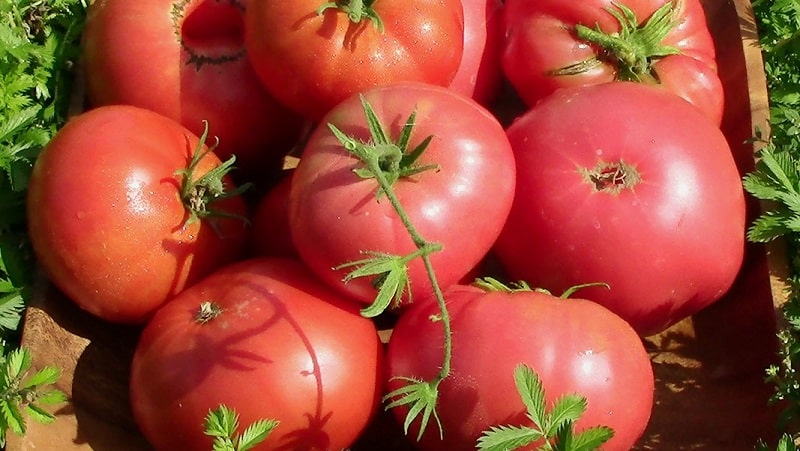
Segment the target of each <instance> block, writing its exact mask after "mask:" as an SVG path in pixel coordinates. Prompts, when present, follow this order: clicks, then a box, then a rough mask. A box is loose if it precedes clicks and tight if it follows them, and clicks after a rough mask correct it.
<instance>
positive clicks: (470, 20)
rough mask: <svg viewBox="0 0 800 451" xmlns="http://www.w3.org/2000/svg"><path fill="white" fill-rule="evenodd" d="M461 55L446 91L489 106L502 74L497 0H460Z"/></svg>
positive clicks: (501, 36) (500, 10)
mask: <svg viewBox="0 0 800 451" xmlns="http://www.w3.org/2000/svg"><path fill="white" fill-rule="evenodd" d="M462 5H463V9H464V53H463V55H462V57H461V65H459V66H458V71H457V72H456V75H455V78H453V81H452V82H451V83H450V88H451V89H453V90H455V91H456V92H459V93H461V94H464V95H466V96H469V97H472V98H473V99H475V100H476V101H477V102H478V103H480V104H481V105H489V104H491V103H492V101H493V100H494V99H495V98H496V97H497V96H498V94H499V93H500V89H501V87H502V85H503V71H502V68H501V67H500V54H501V52H502V48H503V23H502V8H503V3H502V1H501V0H462Z"/></svg>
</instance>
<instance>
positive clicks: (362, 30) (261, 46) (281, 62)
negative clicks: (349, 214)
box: [245, 0, 464, 121]
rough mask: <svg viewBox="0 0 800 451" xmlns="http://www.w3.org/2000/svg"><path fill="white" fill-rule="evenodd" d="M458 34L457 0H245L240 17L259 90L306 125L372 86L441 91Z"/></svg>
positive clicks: (457, 49) (454, 62) (458, 48)
mask: <svg viewBox="0 0 800 451" xmlns="http://www.w3.org/2000/svg"><path fill="white" fill-rule="evenodd" d="M320 5H323V7H325V8H324V9H321V8H320ZM376 18H377V19H376ZM463 35H464V19H463V11H462V6H461V0H407V1H404V2H387V1H378V2H376V1H374V0H373V1H369V0H368V1H354V0H353V1H351V0H344V1H339V2H335V3H334V2H329V3H324V2H320V1H319V0H293V1H292V2H275V1H265V0H253V1H252V2H251V4H250V5H249V7H248V8H247V11H246V13H245V45H246V48H247V52H248V54H249V55H250V59H251V60H252V62H253V66H254V68H255V70H256V73H257V74H258V75H259V77H260V78H261V80H262V82H263V83H264V86H266V87H267V89H268V90H269V92H271V93H272V94H273V95H274V96H275V97H276V98H277V99H280V100H281V101H282V102H283V103H285V104H286V105H289V106H290V107H292V108H293V109H294V110H295V111H298V112H300V113H301V114H303V115H304V116H306V117H308V118H309V119H311V120H313V121H318V120H319V119H321V118H322V116H323V115H324V114H325V113H326V112H327V111H328V110H329V109H331V108H332V107H333V106H334V105H336V104H337V103H339V102H341V101H342V100H344V99H345V98H347V97H349V96H350V95H353V94H355V93H357V92H360V91H363V90H365V89H368V88H370V87H373V86H378V85H385V84H389V83H393V82H398V81H419V82H425V83H431V84H436V85H441V86H447V85H448V84H449V83H450V82H451V81H452V79H453V77H454V76H455V73H456V70H457V69H458V66H459V63H460V61H461V54H462V50H463V45H464V43H463Z"/></svg>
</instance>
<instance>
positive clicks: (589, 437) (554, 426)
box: [478, 365, 614, 451]
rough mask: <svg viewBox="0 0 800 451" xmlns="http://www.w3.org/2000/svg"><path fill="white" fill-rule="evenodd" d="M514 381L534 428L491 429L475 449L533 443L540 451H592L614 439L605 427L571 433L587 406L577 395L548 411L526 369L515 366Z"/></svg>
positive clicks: (503, 449) (493, 450)
mask: <svg viewBox="0 0 800 451" xmlns="http://www.w3.org/2000/svg"><path fill="white" fill-rule="evenodd" d="M514 382H515V383H516V385H517V391H518V392H519V394H520V396H521V397H522V402H523V404H525V409H526V410H527V415H528V419H530V420H531V422H532V423H533V427H530V426H505V425H500V426H493V427H492V428H490V429H489V430H488V431H485V432H484V433H483V435H482V436H481V437H480V438H479V439H478V449H480V450H486V451H508V450H513V449H518V448H522V447H525V446H528V445H531V444H534V443H536V444H538V448H537V449H539V450H542V451H591V450H595V449H598V448H599V447H600V446H601V445H602V444H603V443H605V442H607V441H608V440H609V439H611V437H613V435H614V431H613V430H612V429H611V428H608V427H605V426H596V427H591V428H587V429H584V430H583V431H581V432H578V433H576V432H575V431H574V425H575V422H576V421H578V419H579V418H580V417H581V415H583V413H584V412H585V411H586V406H587V403H586V398H584V397H582V396H580V395H577V394H567V395H563V396H561V397H560V398H558V399H557V400H555V402H553V403H552V405H551V406H550V409H547V402H546V401H545V392H544V386H543V385H542V381H541V380H540V379H539V376H538V375H537V374H536V372H534V371H533V369H532V368H530V367H529V366H527V365H518V366H517V368H516V369H515V370H514Z"/></svg>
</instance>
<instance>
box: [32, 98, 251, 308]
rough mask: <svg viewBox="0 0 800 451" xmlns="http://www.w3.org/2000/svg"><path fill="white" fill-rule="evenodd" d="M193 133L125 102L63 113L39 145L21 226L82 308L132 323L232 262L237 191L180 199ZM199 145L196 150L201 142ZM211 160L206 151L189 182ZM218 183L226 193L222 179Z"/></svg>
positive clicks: (238, 242)
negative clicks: (61, 121) (66, 116)
mask: <svg viewBox="0 0 800 451" xmlns="http://www.w3.org/2000/svg"><path fill="white" fill-rule="evenodd" d="M198 141H199V140H198V137H197V136H195V135H194V134H193V133H192V132H190V131H189V130H187V129H186V128H184V127H183V126H181V125H180V124H178V123H177V122H175V121H173V120H172V119H169V118H167V117H164V116H161V115H159V114H157V113H154V112H152V111H150V110H145V109H141V108H137V107H131V106H123V105H117V106H107V107H100V108H96V109H93V110H90V111H88V112H86V113H83V114H81V115H79V116H76V117H74V118H73V119H71V120H70V121H69V122H67V124H66V125H65V126H64V127H63V128H62V129H61V130H60V131H59V132H58V134H56V136H55V137H54V138H53V140H52V141H51V142H50V143H49V144H48V145H47V147H45V148H44V150H43V151H42V153H41V155H40V156H39V158H38V159H37V160H36V164H35V166H34V168H33V174H32V176H31V180H30V185H29V188H28V200H27V205H28V224H29V233H30V237H31V242H32V244H33V247H34V250H35V251H36V256H37V258H38V261H39V264H40V266H41V267H42V268H43V270H44V271H45V272H46V274H47V275H48V276H49V278H50V280H51V281H52V282H53V283H54V284H55V285H56V286H58V288H60V289H61V290H63V291H64V293H65V294H66V295H67V296H68V297H70V298H71V299H72V300H73V301H75V302H76V303H77V304H78V305H80V306H81V307H82V308H84V309H86V310H88V311H89V312H91V313H93V314H95V315H97V316H99V317H101V318H103V319H106V320H109V321H114V322H124V323H142V322H144V321H145V320H146V319H147V318H148V317H149V316H150V315H151V314H152V312H153V311H154V310H155V309H156V308H157V307H158V306H160V305H161V304H162V303H163V302H165V301H166V300H167V299H169V298H170V297H172V296H174V295H175V294H177V293H178V292H180V291H181V290H182V289H183V288H185V287H186V286H187V285H190V284H192V283H193V282H195V281H197V280H198V279H199V278H201V277H203V276H204V275H206V274H208V273H209V272H210V271H211V270H213V269H216V268H218V267H219V266H221V265H224V264H226V263H228V262H231V261H233V260H235V259H238V258H240V256H241V255H242V254H243V251H244V245H245V243H246V239H247V236H246V235H247V228H246V225H245V222H244V221H243V219H238V218H230V217H221V216H214V215H212V216H205V217H201V218H200V219H198V220H191V216H192V214H200V215H202V214H203V211H204V210H205V211H208V210H218V211H220V212H222V213H224V214H226V215H238V216H244V215H245V214H246V209H245V205H244V201H243V200H242V199H241V198H240V197H227V198H223V199H219V200H216V201H213V202H212V203H208V201H209V199H208V198H207V196H204V195H203V192H202V191H206V192H209V186H208V184H206V183H203V184H202V185H196V186H195V189H193V190H187V193H186V194H187V196H185V198H184V196H183V195H182V193H181V191H182V189H183V188H184V183H185V182H186V178H185V177H184V176H183V175H181V174H178V173H176V171H178V170H181V169H186V168H187V165H188V164H189V163H190V160H191V159H192V157H193V155H194V154H195V150H196V148H197V147H198ZM203 151H205V147H203ZM219 165H220V160H219V159H218V158H217V157H216V156H215V155H214V154H213V153H208V154H207V155H206V156H205V157H204V158H202V159H201V160H200V162H199V164H198V165H197V167H196V169H195V171H194V175H193V180H197V179H198V178H200V177H201V176H203V175H204V174H206V173H207V172H208V171H209V170H211V169H213V168H216V167H218V166H219ZM222 182H223V183H224V184H225V185H226V186H227V187H228V189H229V190H231V189H233V186H232V183H231V181H230V180H229V179H228V178H227V177H225V178H223V179H222Z"/></svg>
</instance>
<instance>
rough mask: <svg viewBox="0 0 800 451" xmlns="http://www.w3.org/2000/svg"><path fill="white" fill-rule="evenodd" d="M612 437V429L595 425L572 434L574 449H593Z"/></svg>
mask: <svg viewBox="0 0 800 451" xmlns="http://www.w3.org/2000/svg"><path fill="white" fill-rule="evenodd" d="M612 437H614V430H613V429H611V428H609V427H606V426H597V427H592V428H588V429H585V430H583V431H581V432H578V433H573V434H572V439H571V440H572V446H573V447H572V449H573V450H574V451H593V450H596V449H598V448H600V447H601V446H602V445H603V444H604V443H606V442H607V441H609V440H611V438H612Z"/></svg>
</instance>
